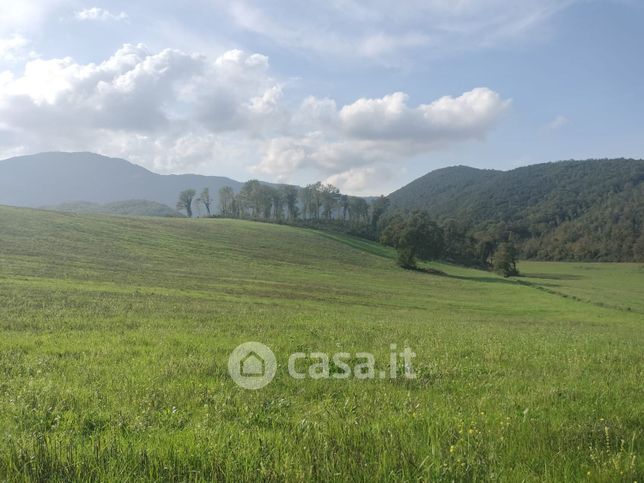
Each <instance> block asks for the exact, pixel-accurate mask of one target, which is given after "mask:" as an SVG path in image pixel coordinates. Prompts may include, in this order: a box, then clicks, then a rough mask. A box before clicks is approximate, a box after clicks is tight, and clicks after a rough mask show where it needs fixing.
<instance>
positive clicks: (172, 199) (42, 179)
mask: <svg viewBox="0 0 644 483" xmlns="http://www.w3.org/2000/svg"><path fill="white" fill-rule="evenodd" d="M223 186H230V187H231V188H233V189H234V190H235V191H237V190H239V188H240V187H241V183H239V182H238V181H235V180H232V179H230V178H225V177H220V176H200V175H193V174H182V175H160V174H156V173H153V172H151V171H148V170H147V169H145V168H143V167H141V166H138V165H135V164H132V163H130V162H128V161H125V160H124V159H117V158H108V157H105V156H100V155H98V154H93V153H41V154H35V155H32V156H20V157H15V158H10V159H6V160H4V161H0V204H4V205H12V206H26V207H40V206H53V205H59V204H61V203H70V202H76V201H83V202H89V203H99V204H106V203H114V202H122V201H125V200H148V201H153V202H157V203H161V204H164V205H167V206H170V207H173V206H175V205H176V202H177V197H178V195H179V193H180V192H181V191H183V190H185V189H188V188H193V189H195V190H197V191H198V192H199V191H200V190H202V189H203V188H206V187H208V188H209V189H210V192H211V193H215V194H216V193H217V191H218V190H219V188H221V187H223ZM215 198H217V197H216V196H215Z"/></svg>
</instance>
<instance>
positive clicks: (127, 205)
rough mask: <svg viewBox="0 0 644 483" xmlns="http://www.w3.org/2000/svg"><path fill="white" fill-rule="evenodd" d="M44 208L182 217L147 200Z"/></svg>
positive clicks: (164, 206)
mask: <svg viewBox="0 0 644 483" xmlns="http://www.w3.org/2000/svg"><path fill="white" fill-rule="evenodd" d="M41 208H43V209H45V210H52V211H67V212H70V213H105V214H110V215H130V216H169V217H182V216H184V215H183V214H181V213H179V212H178V211H176V210H173V209H172V208H170V207H169V206H167V205H163V204H161V203H157V202H156V201H148V200H125V201H115V202H113V203H106V204H104V205H101V204H99V203H90V202H89V201H76V202H73V201H72V202H68V203H61V204H59V205H53V206H42V207H41Z"/></svg>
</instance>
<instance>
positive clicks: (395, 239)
mask: <svg viewBox="0 0 644 483" xmlns="http://www.w3.org/2000/svg"><path fill="white" fill-rule="evenodd" d="M218 194H219V200H218V201H219V203H218V204H219V213H218V215H219V216H223V217H228V218H243V219H254V220H263V221H272V222H278V223H290V224H299V225H302V224H303V225H307V226H311V225H313V226H316V227H320V228H332V229H335V230H338V229H344V231H347V232H349V233H352V234H355V235H359V236H363V237H366V238H370V239H372V240H377V241H380V242H381V243H383V244H385V245H389V246H392V247H394V248H396V250H397V252H398V264H399V265H400V266H401V267H403V268H415V267H416V263H417V260H426V261H431V260H437V259H443V260H448V261H452V262H455V263H460V264H463V265H469V266H478V267H481V268H484V267H486V268H487V267H494V268H495V270H497V271H499V272H500V273H503V274H504V275H505V276H512V275H516V274H517V273H518V272H517V270H516V249H515V248H514V245H513V243H512V240H511V239H508V237H507V236H506V237H505V238H504V237H502V236H501V237H496V238H493V237H490V236H489V234H486V233H472V232H471V231H470V230H468V229H467V227H465V226H463V225H460V224H459V223H458V222H455V221H448V222H447V223H444V224H442V225H439V224H438V223H436V222H435V221H434V220H432V219H431V218H430V216H429V214H428V213H427V211H425V210H414V211H411V212H403V211H394V210H391V209H390V207H389V200H388V199H387V198H385V197H379V198H375V199H374V200H372V202H371V203H369V202H368V201H367V200H366V199H364V198H360V197H356V196H348V195H344V194H342V193H340V191H339V190H338V189H337V188H336V187H335V186H333V185H331V184H323V183H320V182H318V183H314V184H310V185H308V186H306V187H304V188H298V187H295V186H290V185H281V186H272V185H267V184H263V183H260V182H259V181H257V180H251V181H248V182H246V183H244V185H243V186H242V188H241V189H240V190H239V192H238V193H235V191H234V190H233V189H232V188H231V187H229V186H224V187H223V188H221V189H220V190H219V193H218ZM214 202H215V200H214V199H213V198H212V196H211V195H210V191H209V189H208V188H204V189H203V190H202V192H201V194H200V195H199V196H197V192H196V191H195V190H194V189H188V190H185V191H182V192H181V194H180V195H179V200H178V202H177V209H179V210H182V211H185V212H186V214H187V215H188V216H189V217H192V216H193V209H194V207H195V204H196V205H197V206H203V208H204V210H205V212H206V213H207V215H208V216H213V215H214V213H213V206H214Z"/></svg>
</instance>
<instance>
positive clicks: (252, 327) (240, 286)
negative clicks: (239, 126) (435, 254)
mask: <svg viewBox="0 0 644 483" xmlns="http://www.w3.org/2000/svg"><path fill="white" fill-rule="evenodd" d="M0 226H2V230H0V247H2V249H1V250H0V335H1V336H0V374H2V381H1V384H0V407H2V408H3V411H1V412H0V427H2V428H3V437H2V438H0V479H4V478H5V476H7V475H13V478H10V479H24V480H29V481H44V480H53V481H76V480H88V479H89V480H97V481H111V480H123V479H124V478H125V479H128V480H141V479H153V480H156V481H184V480H190V481H194V480H207V481H215V480H217V481H257V480H264V481H313V480H327V481H328V480H335V479H337V475H351V479H355V480H361V481H362V480H364V481H366V480H369V481H385V480H390V479H392V475H395V477H394V478H393V479H396V480H405V481H412V480H413V481H437V480H444V481H474V480H476V481H479V480H480V481H487V480H491V479H494V478H496V476H498V475H503V476H504V478H505V479H507V480H508V481H552V482H555V481H579V480H582V479H583V478H586V475H587V474H588V473H591V474H592V475H593V476H594V477H595V478H596V480H597V481H614V480H617V479H623V480H624V481H626V480H628V481H633V480H634V479H636V477H637V475H640V474H642V472H643V471H644V467H643V466H642V462H641V461H640V460H639V459H635V455H639V454H641V453H642V450H643V449H644V447H643V446H642V439H641V434H642V432H641V430H642V425H641V423H642V420H643V419H644V406H643V405H642V398H641V373H642V359H641V347H642V344H644V332H643V331H642V320H641V313H639V311H640V310H642V309H643V307H642V305H641V302H640V300H641V297H640V296H639V293H640V292H641V287H642V284H643V283H644V280H643V279H642V277H643V276H644V272H643V271H642V269H641V267H639V266H638V265H635V264H619V265H614V266H611V267H610V268H606V267H604V266H603V265H601V264H597V265H584V264H574V265H563V264H545V263H541V264H539V263H534V262H532V263H531V264H530V265H529V266H526V267H525V268H523V267H520V268H521V269H522V271H523V272H525V273H526V280H527V281H529V282H530V284H531V285H527V284H524V283H518V282H514V281H508V280H505V279H503V278H501V277H497V276H495V275H493V274H490V273H488V272H482V271H476V270H469V269H465V268H460V267H455V266H451V265H444V264H442V265H437V268H439V269H440V270H442V271H444V272H445V273H446V275H445V276H433V275H428V274H425V273H420V272H414V271H407V270H402V269H399V268H397V267H396V265H395V263H394V258H395V255H394V253H393V251H392V250H390V249H388V248H385V247H382V246H381V245H377V244H373V243H371V242H368V241H365V240H356V239H353V238H349V237H346V236H341V235H329V234H325V233H320V232H316V231H312V230H307V229H299V228H294V227H289V226H282V225H275V224H267V223H254V222H249V221H240V220H224V219H186V218H156V219H151V218H128V217H112V216H105V215H101V216H96V215H76V214H66V213H55V212H44V211H38V210H30V209H17V208H7V207H1V206H0ZM551 267H555V268H551ZM589 268H590V269H589ZM604 278H606V282H605V283H600V284H596V281H597V280H600V279H601V280H604ZM608 286H610V287H611V289H612V290H615V291H616V290H617V289H618V288H619V287H623V290H621V291H620V297H619V299H617V300H614V299H613V297H612V295H611V293H612V292H611V293H607V294H605V297H606V299H602V298H601V297H602V296H604V294H603V293H602V292H603V289H602V287H608ZM593 287H595V292H593ZM546 289H547V290H546ZM608 299H610V300H608ZM603 300H606V301H607V302H608V303H607V304H606V305H605V306H601V303H600V302H601V301H603ZM629 309H632V311H629ZM247 341H259V342H262V343H264V344H266V345H268V346H269V347H270V348H271V349H272V350H273V351H274V352H275V355H276V357H277V359H278V372H277V376H276V377H275V380H273V382H271V383H270V384H269V385H268V386H266V387H265V388H263V389H261V390H258V391H247V390H245V389H241V388H240V387H238V386H236V385H235V384H234V383H233V382H232V380H231V379H230V376H229V374H228V371H227V361H228V356H229V354H230V352H231V350H232V349H233V348H234V347H236V346H237V345H238V344H240V343H242V342H247ZM391 344H397V346H398V348H399V349H400V350H402V349H403V348H404V347H406V346H410V347H411V348H412V349H413V350H414V352H415V353H416V354H417V357H416V358H415V359H414V367H415V370H416V372H417V378H416V379H411V380H408V379H405V378H403V377H402V376H399V377H397V378H394V379H384V380H383V379H379V378H375V379H369V380H362V379H357V378H354V377H351V378H348V379H342V380H339V379H333V378H330V379H312V378H310V377H307V378H305V379H303V380H299V379H294V378H291V377H290V376H289V375H288V372H287V360H288V357H289V354H291V353H293V352H296V351H298V352H299V351H302V352H305V353H310V352H314V351H321V352H325V353H330V354H333V353H336V352H340V351H342V352H348V353H350V354H356V353H357V352H363V351H367V352H371V353H373V354H374V357H375V359H376V361H377V362H376V364H377V366H376V367H377V369H378V370H386V369H388V368H389V366H388V362H387V361H389V351H390V345H391ZM355 357H357V355H356V356H355ZM355 357H352V358H351V359H350V362H351V363H352V364H353V363H354V362H355V361H356V359H355ZM616 374H619V377H615V375H616ZM620 441H626V442H627V443H626V444H625V445H622V444H621V443H620ZM312 448H314V449H315V451H312V450H311V449H312ZM391 448H395V449H396V450H395V454H393V455H392V454H391ZM388 455H390V456H388ZM18 475H20V478H17V476H18ZM124 475H126V476H127V477H124Z"/></svg>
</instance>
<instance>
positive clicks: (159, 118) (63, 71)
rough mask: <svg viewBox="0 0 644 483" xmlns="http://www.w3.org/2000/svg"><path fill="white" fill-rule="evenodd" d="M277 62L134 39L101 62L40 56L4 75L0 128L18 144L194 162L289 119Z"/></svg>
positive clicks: (0, 76)
mask: <svg viewBox="0 0 644 483" xmlns="http://www.w3.org/2000/svg"><path fill="white" fill-rule="evenodd" d="M267 69H268V61H267V59H266V57H264V56H262V55H258V54H247V53H244V52H242V51H230V52H226V53H224V54H223V55H221V56H220V57H218V58H215V59H209V58H208V57H206V56H203V55H199V54H188V53H185V52H182V51H178V50H172V49H166V50H163V51H160V52H151V51H149V50H148V49H147V48H146V47H145V46H144V45H130V44H127V45H124V46H123V47H122V48H121V49H119V50H118V51H117V52H115V53H114V55H112V56H111V57H110V58H108V59H106V60H104V61H103V62H101V63H98V64H93V63H90V64H79V63H77V62H75V61H74V60H73V59H71V58H61V59H36V60H31V61H29V62H27V63H26V64H25V67H24V71H23V72H22V73H21V74H14V73H12V72H11V71H5V72H2V73H0V129H3V130H6V131H7V133H8V134H7V136H5V137H6V138H7V139H10V140H11V143H12V145H11V146H8V145H5V146H2V147H3V148H4V150H8V149H11V148H12V147H13V146H15V145H26V146H29V147H30V149H31V150H32V151H37V150H51V149H65V150H92V151H99V152H104V153H106V154H114V155H123V156H125V157H130V156H132V157H140V158H141V159H143V158H145V159H147V162H145V163H143V164H145V165H147V166H148V167H151V168H155V169H170V168H172V169H179V170H181V169H185V168H187V167H189V166H191V165H192V164H193V159H196V158H200V159H201V161H202V162H203V161H204V160H212V159H213V157H214V154H215V153H217V152H222V153H223V152H225V153H226V154H230V152H229V151H230V150H227V149H225V148H224V147H222V142H223V140H227V142H228V143H229V144H230V145H234V144H235V143H237V142H238V140H236V139H233V138H232V137H231V136H230V135H229V134H226V133H242V134H239V135H240V136H243V137H248V136H251V135H252V134H253V132H254V131H263V130H264V126H275V125H279V122H278V121H279V120H280V119H282V118H283V116H284V110H283V108H282V106H281V105H280V95H281V86H280V84H279V83H277V82H275V81H273V80H272V79H271V78H270V77H269V76H268V73H267ZM246 145H248V146H255V145H256V142H255V141H252V139H251V140H246ZM236 151H237V152H239V149H237V150H236ZM197 153H198V154H197ZM244 154H245V155H247V154H248V150H247V149H246V150H245V151H244ZM241 159H244V160H246V159H248V156H246V157H245V158H243V157H241V156H239V157H237V158H236V159H234V162H235V163H237V164H238V163H239V162H240V160H241ZM231 162H232V160H231Z"/></svg>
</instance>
